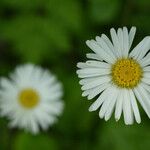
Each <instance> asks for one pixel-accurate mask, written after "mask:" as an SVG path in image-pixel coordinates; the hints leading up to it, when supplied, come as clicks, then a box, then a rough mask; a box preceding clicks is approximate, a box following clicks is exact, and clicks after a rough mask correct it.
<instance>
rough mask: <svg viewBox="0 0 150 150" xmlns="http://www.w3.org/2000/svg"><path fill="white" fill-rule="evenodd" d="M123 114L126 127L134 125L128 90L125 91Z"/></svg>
mask: <svg viewBox="0 0 150 150" xmlns="http://www.w3.org/2000/svg"><path fill="white" fill-rule="evenodd" d="M122 96H123V97H124V99H123V114H124V121H125V124H126V125H130V124H133V112H132V108H131V103H130V101H131V100H130V97H129V91H128V90H127V89H125V90H124V92H123V95H122Z"/></svg>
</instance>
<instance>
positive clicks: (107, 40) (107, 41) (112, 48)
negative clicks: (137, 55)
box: [101, 34, 119, 57]
mask: <svg viewBox="0 0 150 150" xmlns="http://www.w3.org/2000/svg"><path fill="white" fill-rule="evenodd" d="M101 37H102V39H103V40H104V41H105V43H106V44H107V46H108V47H109V48H110V49H111V50H112V52H113V54H114V55H115V56H116V57H119V56H118V55H117V53H116V51H115V49H114V46H113V44H112V42H111V41H110V39H109V38H108V37H107V36H106V35H105V34H102V36H101Z"/></svg>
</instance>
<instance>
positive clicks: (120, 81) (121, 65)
mask: <svg viewBox="0 0 150 150" xmlns="http://www.w3.org/2000/svg"><path fill="white" fill-rule="evenodd" d="M111 71H112V72H111V73H112V74H111V75H112V81H113V82H114V83H115V84H116V85H117V86H119V87H122V88H133V87H135V86H137V84H138V83H139V82H140V80H141V77H142V74H143V71H142V68H141V66H140V65H139V63H138V62H137V61H135V60H134V59H131V58H127V59H125V58H122V59H119V60H117V61H116V63H115V64H114V65H113V66H112V70H111Z"/></svg>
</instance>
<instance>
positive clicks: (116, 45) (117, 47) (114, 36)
mask: <svg viewBox="0 0 150 150" xmlns="http://www.w3.org/2000/svg"><path fill="white" fill-rule="evenodd" d="M110 34H111V38H112V41H113V45H114V48H115V51H116V53H117V56H119V57H121V56H122V54H121V49H120V43H119V39H118V36H117V33H116V31H115V29H114V28H111V29H110Z"/></svg>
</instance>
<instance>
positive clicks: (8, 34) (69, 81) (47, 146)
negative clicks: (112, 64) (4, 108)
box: [0, 0, 150, 150]
mask: <svg viewBox="0 0 150 150" xmlns="http://www.w3.org/2000/svg"><path fill="white" fill-rule="evenodd" d="M149 14H150V2H149V1H148V0H0V75H1V76H7V75H8V74H9V73H10V72H11V71H13V69H14V68H15V67H16V66H17V65H18V64H22V63H27V62H32V63H34V64H38V65H41V66H43V67H44V68H48V69H50V70H51V71H52V72H53V73H54V74H56V75H57V76H58V79H59V80H60V81H62V82H63V85H64V98H63V99H64V102H65V109H64V113H63V115H62V116H61V117H60V118H59V121H58V123H57V124H55V125H54V126H52V127H51V128H50V129H49V131H47V132H41V133H40V134H38V135H37V136H33V135H31V134H27V133H25V132H24V131H20V130H18V129H11V130H10V129H8V128H7V123H8V121H7V120H6V119H5V118H1V119H0V150H33V149H35V150H41V149H43V150H70V149H71V150H109V149H111V150H143V149H144V150H149V149H150V121H149V119H148V117H147V116H146V115H145V113H144V111H143V110H141V116H142V123H141V124H140V125H137V124H136V123H135V124H134V125H132V126H125V125H124V123H123V119H121V120H120V121H119V122H117V123H116V122H115V121H114V117H112V119H111V120H110V121H108V122H105V121H104V120H100V119H99V117H98V112H92V113H89V112H88V107H89V106H90V104H91V103H92V102H93V101H94V100H92V101H87V100H86V98H82V97H81V90H80V85H79V84H78V81H79V79H78V78H77V75H76V63H77V62H79V61H85V60H86V58H85V54H86V53H88V52H90V50H89V49H88V48H87V47H86V45H85V41H86V40H87V39H91V38H94V37H95V36H96V35H100V34H101V33H106V34H109V29H110V28H111V27H115V28H118V27H122V26H127V27H131V26H133V25H134V26H136V27H137V29H138V30H137V32H138V33H137V36H136V39H135V41H134V45H135V44H137V42H138V41H140V40H141V39H142V38H143V37H144V36H146V35H149V33H150V15H149Z"/></svg>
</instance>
